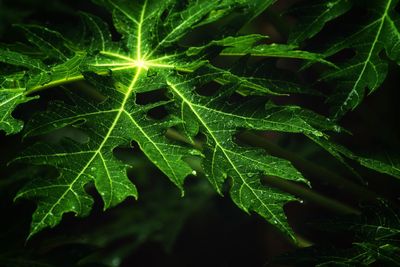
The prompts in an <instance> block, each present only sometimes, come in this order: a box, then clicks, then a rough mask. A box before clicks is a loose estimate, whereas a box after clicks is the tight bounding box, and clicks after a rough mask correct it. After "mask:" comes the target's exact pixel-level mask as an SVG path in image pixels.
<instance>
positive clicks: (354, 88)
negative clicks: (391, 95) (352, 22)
mask: <svg viewBox="0 0 400 267" xmlns="http://www.w3.org/2000/svg"><path fill="white" fill-rule="evenodd" d="M397 3H398V1H397V0H388V1H387V0H374V1H368V6H367V7H368V8H369V11H370V14H371V18H370V20H369V21H368V23H366V24H365V25H363V26H361V27H360V29H359V30H358V31H356V32H355V33H353V34H351V35H349V36H347V37H346V38H345V39H340V40H338V41H337V42H336V43H334V44H332V45H331V46H330V48H329V49H327V51H326V52H325V53H324V54H325V55H326V56H332V55H335V54H337V53H338V52H340V51H342V50H344V49H347V48H351V49H353V50H354V51H355V53H356V54H355V56H354V57H352V58H351V59H350V60H347V61H346V62H344V63H342V64H340V65H339V67H340V68H339V69H338V70H332V71H329V72H327V73H326V74H325V75H324V76H323V79H325V80H328V81H336V82H337V88H336V90H335V92H334V94H333V95H332V96H331V97H330V99H329V102H330V103H331V104H332V105H333V107H334V117H336V118H339V117H340V116H342V115H344V114H345V113H346V112H347V111H349V110H353V109H354V108H356V107H357V106H358V105H359V104H360V103H361V102H362V100H363V98H364V95H365V94H366V93H369V94H371V93H373V92H374V91H375V90H377V89H378V88H379V87H380V86H381V84H382V83H383V81H384V80H385V77H386V74H387V71H388V70H387V69H388V61H387V60H386V59H384V58H383V56H382V52H383V51H384V52H385V54H386V55H387V57H388V58H389V59H390V60H392V61H395V62H396V63H399V61H400V57H399V55H400V54H399V52H398V51H399V49H398V47H399V43H400V31H399V16H398V13H397V12H396V11H395V7H396V5H397Z"/></svg>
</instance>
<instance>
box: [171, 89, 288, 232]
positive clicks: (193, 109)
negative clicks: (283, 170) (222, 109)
mask: <svg viewBox="0 0 400 267" xmlns="http://www.w3.org/2000/svg"><path fill="white" fill-rule="evenodd" d="M167 84H168V85H169V87H170V88H171V89H172V90H173V91H174V92H175V93H176V94H177V95H178V96H179V97H180V98H181V99H182V100H183V101H184V102H185V103H186V105H188V106H189V108H190V109H191V110H192V112H193V113H194V114H195V115H196V117H197V118H198V120H199V121H200V122H201V124H202V125H203V126H204V127H205V128H206V130H207V132H208V133H209V134H210V135H211V137H212V138H213V139H214V141H215V144H216V146H218V147H219V148H220V149H221V151H222V153H223V154H224V155H225V157H226V159H227V160H228V161H229V164H230V165H231V166H232V168H233V169H234V170H235V172H236V173H237V174H238V175H239V177H240V179H241V181H242V185H241V187H240V190H241V188H242V187H243V185H245V186H246V187H247V188H249V189H250V191H251V192H252V193H253V195H254V196H255V197H256V198H257V200H258V201H259V203H261V205H262V206H263V207H264V208H265V209H266V210H267V211H268V212H269V214H270V215H271V216H272V219H273V221H275V222H276V223H277V224H280V225H281V227H282V228H283V229H285V230H286V231H287V232H288V233H290V230H289V229H288V228H287V227H286V226H285V224H284V223H282V222H281V220H280V219H279V218H278V217H276V216H275V214H274V213H273V212H272V211H271V210H270V209H269V207H268V206H267V205H265V204H264V202H263V200H262V199H260V198H259V196H258V195H257V193H256V192H255V191H256V190H254V189H253V188H252V187H251V186H250V185H249V184H248V183H247V181H246V180H245V178H243V177H242V174H241V173H240V172H239V170H238V169H237V168H236V165H235V164H234V163H233V162H232V160H231V158H230V157H229V155H228V154H227V150H225V148H224V147H223V146H222V145H221V144H220V143H219V140H218V138H217V137H216V136H215V135H214V134H213V131H212V130H211V129H210V128H209V126H208V125H207V123H206V122H205V121H204V120H203V118H202V117H201V116H200V114H198V112H197V110H196V109H195V108H194V107H193V105H192V102H190V101H189V100H188V99H187V98H186V97H185V96H184V95H183V94H182V93H181V92H180V91H179V90H178V88H177V87H176V86H175V85H174V84H173V83H171V82H170V81H167ZM214 149H215V148H214ZM239 192H240V191H239ZM239 195H240V196H241V194H239ZM241 207H242V208H243V210H245V211H246V212H248V209H247V208H246V207H244V206H243V205H241Z"/></svg>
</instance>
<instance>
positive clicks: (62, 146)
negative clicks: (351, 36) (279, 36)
mask: <svg viewBox="0 0 400 267" xmlns="http://www.w3.org/2000/svg"><path fill="white" fill-rule="evenodd" d="M96 3H98V4H101V5H102V6H104V7H105V8H106V9H108V10H109V11H110V12H111V13H112V14H113V21H114V26H115V28H116V29H117V31H118V32H119V33H120V34H121V36H122V37H121V39H120V40H119V41H113V40H112V36H111V34H110V31H109V30H108V27H107V25H106V24H105V23H104V22H103V21H102V20H101V19H99V18H97V17H94V16H91V15H89V14H85V13H82V14H81V17H82V20H83V22H84V25H85V27H84V30H83V31H82V32H81V34H80V35H77V36H75V39H67V38H66V37H65V36H64V35H62V34H60V33H58V32H55V31H53V30H50V29H47V28H44V27H40V26H20V28H21V29H23V30H24V32H25V34H26V36H27V39H28V40H29V41H30V42H31V43H32V45H34V46H36V48H37V50H39V52H40V57H39V56H35V54H32V55H30V58H33V59H39V58H40V60H42V62H43V64H44V63H46V64H44V69H43V70H40V69H39V70H38V68H33V67H32V66H22V67H25V68H28V70H24V71H25V72H26V73H25V74H26V75H25V74H24V75H25V77H24V78H23V79H22V78H21V79H20V80H19V81H21V82H22V83H23V86H21V88H24V89H25V95H29V94H33V93H36V92H38V91H40V90H43V89H45V88H49V87H55V86H58V85H62V84H65V83H68V82H73V81H78V80H86V81H88V82H89V83H88V84H84V85H82V87H83V88H86V89H85V91H86V95H85V94H84V93H83V92H82V93H79V92H77V91H78V90H74V91H73V92H68V93H67V95H68V97H67V98H68V99H69V100H67V101H65V102H61V101H56V102H51V104H49V108H48V111H47V112H42V113H38V114H37V115H35V116H33V118H32V120H31V121H30V122H29V123H28V125H27V126H26V129H25V133H24V135H25V136H26V137H29V136H37V135H44V134H51V133H53V132H54V131H56V130H59V129H62V128H64V127H70V128H73V129H74V130H75V131H77V134H76V135H75V136H73V137H71V138H66V137H65V138H61V140H60V141H57V142H43V143H36V144H34V145H33V146H32V147H30V148H28V149H27V150H26V151H25V152H24V153H22V154H21V155H20V156H19V157H18V158H16V159H15V162H25V163H30V164H35V165H49V166H52V167H54V168H55V169H56V170H57V171H58V176H57V177H53V178H51V179H44V178H43V179H40V178H39V179H37V180H34V181H31V182H30V183H29V184H27V185H26V186H25V187H24V188H22V189H21V190H20V191H19V193H18V194H17V196H16V199H21V198H29V199H34V200H36V202H37V209H36V211H35V212H34V214H33V221H32V225H31V232H30V236H29V237H32V236H33V235H34V234H36V233H38V232H39V231H41V230H42V229H44V228H47V227H54V226H55V225H57V224H58V223H59V222H60V221H61V219H62V217H63V215H64V214H65V213H74V214H75V215H76V216H86V215H87V214H89V212H90V211H91V208H92V205H93V199H92V197H91V196H90V195H89V194H88V193H87V192H86V190H85V188H86V187H87V186H88V185H90V184H94V187H95V188H96V190H97V192H98V193H99V194H100V196H101V198H102V200H103V203H104V209H108V208H110V207H113V206H115V205H118V204H119V203H121V202H122V201H124V200H125V199H126V198H128V197H134V198H137V197H138V192H137V190H136V187H135V185H134V184H133V183H132V181H131V180H130V179H129V178H128V175H127V168H128V167H129V165H128V164H126V163H124V162H122V161H120V160H118V159H117V158H116V157H115V156H114V154H113V151H114V150H115V149H116V148H118V147H129V146H130V145H131V143H132V141H134V142H135V143H136V144H138V146H139V148H140V150H141V151H142V152H143V153H144V154H145V155H146V156H147V157H148V158H149V159H150V161H151V162H152V163H153V164H154V165H155V166H156V167H157V168H158V169H160V170H161V171H162V172H163V173H164V174H165V175H166V176H167V177H168V178H169V179H170V180H171V181H172V182H173V183H174V184H175V185H176V186H177V187H178V188H179V189H180V191H181V193H182V194H183V192H184V190H183V185H184V181H185V178H186V177H187V176H188V175H190V174H195V173H196V172H194V171H193V168H192V167H191V166H190V165H189V163H188V162H187V161H186V160H187V159H188V158H191V157H198V158H199V159H201V160H202V162H203V168H204V171H205V173H206V175H207V178H208V180H209V181H210V183H211V184H212V185H213V187H214V189H215V190H216V191H217V192H219V193H220V194H223V193H224V185H225V184H226V182H227V180H228V178H230V181H231V184H230V186H229V193H230V195H231V198H232V200H233V201H234V202H235V203H236V205H237V206H238V207H240V208H241V209H243V210H244V211H246V212H248V213H250V212H255V213H258V214H260V215H261V216H262V217H264V218H265V219H266V220H267V221H269V222H270V223H272V224H274V225H276V227H277V228H278V229H280V230H281V231H282V232H283V233H285V234H286V235H288V236H289V237H290V238H291V239H293V240H295V234H294V232H293V230H292V229H291V228H290V226H289V224H288V222H287V219H286V215H285V213H284V210H283V206H284V205H285V204H286V203H287V202H289V201H293V200H296V198H295V197H294V196H292V195H290V194H288V193H285V192H281V191H279V190H277V189H274V188H271V187H267V186H265V185H263V184H262V182H261V180H262V177H263V176H266V175H269V176H276V177H279V178H281V179H286V180H292V181H295V182H301V183H305V184H308V182H307V181H306V179H305V178H304V177H303V176H302V175H301V174H300V173H299V172H298V171H297V170H296V169H295V168H294V167H293V166H292V165H291V163H290V162H288V161H286V160H284V159H280V158H276V157H273V156H271V155H268V154H266V153H265V152H264V151H262V150H260V149H256V148H251V147H246V146H244V145H242V144H240V143H239V142H237V141H236V140H235V136H236V134H238V133H240V131H242V130H256V131H278V132H285V133H301V134H304V135H306V136H309V137H310V138H325V137H326V133H325V132H326V131H335V132H339V131H340V130H341V129H340V127H338V126H336V125H335V124H334V123H332V122H331V121H329V120H328V119H326V118H324V117H323V116H319V115H317V114H315V113H314V112H312V111H309V110H306V109H302V108H300V107H298V106H290V105H282V106H281V105H276V104H273V103H272V102H271V101H267V100H266V99H265V98H264V97H265V95H282V94H286V93H287V92H289V93H292V92H296V93H297V92H306V91H307V90H303V89H301V87H300V86H298V85H297V84H294V83H290V82H284V81H282V80H279V79H278V80H276V78H275V77H276V76H271V77H268V75H262V76H261V75H260V77H257V76H248V75H246V72H236V71H235V70H234V67H233V68H232V69H224V68H221V67H215V66H213V65H212V64H211V63H210V60H211V59H213V57H215V56H216V55H217V54H218V53H217V54H215V53H214V51H216V49H217V50H218V49H219V48H220V49H221V51H220V53H219V55H220V56H231V55H238V56H242V55H250V56H263V57H282V58H296V59H304V60H308V61H310V62H321V63H324V64H328V65H331V66H332V64H331V63H329V62H327V61H325V60H324V59H323V58H322V56H321V55H319V54H314V53H310V52H306V51H300V50H297V48H296V47H295V46H290V45H276V44H271V45H267V44H258V42H259V41H260V40H262V39H264V37H263V36H261V35H247V36H239V37H238V36H231V37H225V38H223V39H221V40H214V41H211V42H210V43H209V44H206V45H204V46H197V47H183V46H182V45H181V44H180V43H181V42H182V41H183V40H184V39H185V38H186V36H187V35H188V34H189V33H191V32H192V31H193V30H194V29H196V28H198V27H200V26H204V25H206V24H210V23H212V22H214V21H215V20H217V19H220V18H222V17H224V16H227V15H229V14H230V13H229V12H228V11H231V12H234V11H235V12H236V11H238V10H239V11H241V12H246V10H247V8H251V9H253V8H255V7H254V3H253V4H249V3H247V1H241V0H220V1H206V0H204V1H186V2H177V1H173V0H169V1H161V2H160V1H155V0H154V1H152V0H143V1H135V2H132V1H128V0H97V1H96ZM271 3H272V2H271ZM261 7H262V8H265V7H266V6H265V3H263V4H260V10H261ZM254 10H258V9H257V8H255V9H254ZM215 12H217V13H215ZM23 56H24V57H27V56H28V55H26V54H24V55H23ZM36 57H37V58H36ZM241 60H242V59H240V60H239V63H238V64H240V62H241ZM24 61H25V60H22V59H21V60H19V62H24ZM33 62H34V61H31V63H33ZM12 65H14V67H13V68H16V67H21V66H19V65H18V64H17V63H14V64H12ZM34 65H36V64H34ZM260 67H262V66H260ZM12 75H21V73H20V70H19V69H17V70H16V72H15V73H13V74H12ZM15 77H20V76H15ZM212 82H217V83H218V87H217V88H215V89H214V94H212V95H211V96H203V95H202V94H201V93H199V92H198V91H197V90H199V89H200V88H201V87H203V86H207V85H208V84H210V83H212ZM280 86H285V87H286V86H287V88H279V87H280ZM77 88H79V86H77ZM88 88H89V89H88ZM88 91H90V92H92V93H93V91H95V93H94V94H92V93H91V94H87V93H88ZM148 92H153V93H157V94H159V95H162V96H163V97H164V100H153V99H151V100H150V101H149V102H146V103H145V104H140V103H141V101H140V99H141V96H142V94H144V93H148ZM237 93H240V94H241V95H242V97H244V98H245V101H239V102H237V101H236V102H235V100H234V99H235V98H236V97H238V96H237ZM93 95H95V96H96V97H93ZM254 95H255V96H254ZM260 95H261V96H260ZM96 99H97V100H96ZM232 101H233V102H232ZM16 104H17V103H16ZM16 104H15V105H16ZM15 105H14V106H13V108H14V107H15ZM155 109H164V110H165V111H166V113H167V115H166V116H165V117H164V118H162V119H152V118H151V115H150V114H151V112H152V111H153V110H155ZM170 128H175V129H177V130H178V131H180V134H181V135H182V138H180V140H185V142H179V141H174V140H170V139H168V138H167V137H166V136H165V133H166V132H167V131H168V130H169V129H170ZM198 135H204V136H206V138H207V141H206V144H205V145H204V147H201V148H200V147H198V146H197V149H194V148H192V147H191V146H190V144H193V143H194V142H195V140H196V138H197V136H198Z"/></svg>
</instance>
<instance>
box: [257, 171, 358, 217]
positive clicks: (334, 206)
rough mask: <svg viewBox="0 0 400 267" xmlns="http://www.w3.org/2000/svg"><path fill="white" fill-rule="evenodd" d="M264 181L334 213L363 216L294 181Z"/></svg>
mask: <svg viewBox="0 0 400 267" xmlns="http://www.w3.org/2000/svg"><path fill="white" fill-rule="evenodd" d="M263 181H264V182H265V183H266V184H268V185H270V186H273V187H276V188H278V189H280V190H282V191H285V192H287V193H290V194H292V195H296V196H298V197H300V198H301V199H304V200H308V201H310V202H313V203H316V204H318V205H320V206H322V207H324V208H327V209H330V210H332V211H334V212H337V213H340V214H361V212H360V211H359V210H357V209H355V208H353V207H351V206H349V205H346V204H344V203H341V202H339V201H337V200H335V199H332V198H329V197H326V196H324V195H322V194H319V193H317V192H315V191H312V190H311V189H308V188H306V187H305V186H303V185H299V184H297V183H294V182H292V181H288V180H285V179H281V178H277V177H265V178H264V179H263Z"/></svg>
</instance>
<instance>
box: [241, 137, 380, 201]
mask: <svg viewBox="0 0 400 267" xmlns="http://www.w3.org/2000/svg"><path fill="white" fill-rule="evenodd" d="M239 138H240V140H241V141H243V142H245V143H247V144H249V145H253V146H257V147H261V148H264V149H265V150H267V151H268V153H270V154H272V155H274V156H278V157H281V158H285V159H287V160H289V161H290V162H292V163H293V165H294V166H295V167H296V168H298V169H300V170H302V171H303V172H307V173H309V174H313V175H315V174H317V175H315V176H316V177H319V178H320V179H323V180H325V181H326V182H327V183H329V184H332V185H334V186H336V187H337V188H339V189H341V190H344V191H347V192H349V193H351V194H352V195H354V196H356V197H357V198H358V199H360V200H366V201H376V198H377V195H376V194H375V193H374V192H371V191H369V190H368V189H367V188H365V187H362V186H359V185H357V184H356V183H354V182H352V181H349V180H347V179H344V178H342V177H341V176H340V175H337V174H336V173H333V172H331V171H329V170H327V169H325V168H323V167H321V166H320V165H318V164H316V163H313V162H311V161H309V160H307V159H304V158H302V157H299V156H297V155H296V154H294V153H292V152H290V151H287V150H285V149H283V148H281V147H280V146H278V145H276V144H274V143H272V142H270V141H268V140H267V139H266V138H264V137H262V136H259V135H257V134H254V133H250V132H244V133H242V134H240V135H239Z"/></svg>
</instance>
